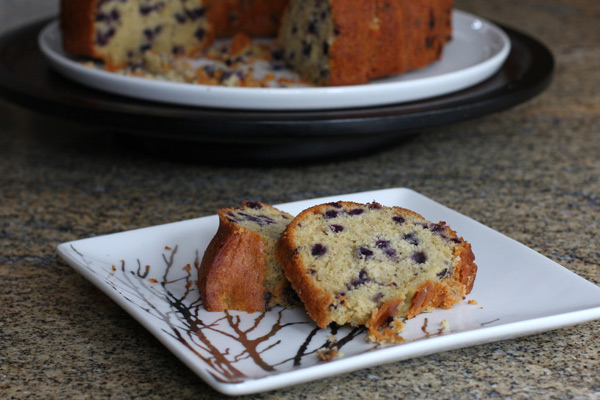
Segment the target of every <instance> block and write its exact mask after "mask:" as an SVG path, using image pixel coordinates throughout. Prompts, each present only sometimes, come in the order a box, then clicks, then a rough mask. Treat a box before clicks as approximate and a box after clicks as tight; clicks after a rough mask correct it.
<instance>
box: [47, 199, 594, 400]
mask: <svg viewBox="0 0 600 400" xmlns="http://www.w3.org/2000/svg"><path fill="white" fill-rule="evenodd" d="M402 193H406V194H408V195H410V196H415V197H416V198H418V199H423V200H425V201H427V202H429V204H433V205H434V206H435V207H441V208H440V210H441V211H443V212H444V213H446V212H449V213H450V217H451V219H452V218H460V219H465V221H466V222H468V223H469V224H475V225H474V226H476V227H477V228H478V229H485V230H486V231H488V232H493V233H494V234H498V235H501V236H502V237H504V238H505V239H508V240H509V241H510V243H511V244H513V245H517V246H519V247H523V248H526V249H527V250H528V251H530V252H533V253H534V254H535V256H536V257H541V258H543V259H544V261H545V262H549V263H550V264H551V265H553V268H556V270H557V271H560V272H561V273H565V274H568V275H569V276H571V277H573V278H574V279H577V280H578V282H581V284H585V285H591V286H590V288H592V290H598V291H600V288H599V287H598V286H597V285H595V284H594V283H592V282H590V281H589V280H587V279H585V278H583V277H581V276H580V275H578V274H576V273H574V272H573V271H571V270H569V269H567V268H565V267H564V266H562V265H560V264H558V263H556V262H555V261H553V260H550V259H549V258H547V257H545V256H543V255H542V254H540V253H538V252H536V251H535V250H533V249H531V248H529V247H527V246H525V245H524V244H522V243H520V242H517V241H516V240H514V239H512V238H510V237H507V236H506V235H504V234H502V233H500V232H498V231H495V230H493V229H492V228H490V227H488V226H486V225H483V224H482V223H480V222H478V221H476V220H474V219H472V218H471V217H468V216H466V215H464V214H461V213H459V212H457V211H455V210H453V209H451V208H449V207H447V206H445V205H443V204H441V203H438V202H437V201H435V200H433V199H431V198H429V197H427V196H424V195H422V194H421V193H418V192H416V191H414V190H412V189H409V188H401V187H398V188H387V189H378V190H370V191H363V192H356V193H347V194H340V195H333V196H325V197H319V198H313V199H305V200H298V201H293V202H288V203H283V204H278V205H277V206H278V207H282V208H285V207H294V206H295V205H298V204H303V203H307V202H310V203H315V204H316V202H326V201H331V199H334V198H340V197H352V196H365V195H369V196H372V197H373V198H377V197H384V196H390V195H393V194H402ZM396 197H398V196H396ZM207 218H212V219H213V220H214V221H213V222H215V223H216V222H217V219H216V215H208V216H203V217H199V218H194V219H189V220H182V221H176V222H170V223H166V224H160V225H154V226H147V227H142V228H137V229H133V230H128V231H122V232H115V233H111V234H107V235H101V236H96V237H90V238H84V239H78V240H74V241H69V242H65V243H61V244H59V245H58V246H57V251H58V253H59V255H60V256H61V258H63V260H65V261H66V262H67V264H68V265H70V266H71V267H72V268H73V269H74V270H75V271H77V272H78V273H81V274H82V275H83V276H84V277H85V278H86V279H88V280H89V281H90V282H91V283H93V284H94V286H96V287H97V288H98V289H100V290H101V291H102V292H104V293H105V294H106V295H108V296H109V297H110V298H111V299H113V300H114V301H115V302H116V303H117V304H118V305H119V306H120V307H122V308H123V309H124V310H125V311H127V312H128V313H129V314H130V315H131V316H132V317H133V318H134V319H136V320H137V321H138V322H139V323H140V324H141V325H142V326H143V327H144V328H146V329H147V330H148V331H149V332H150V333H152V334H153V336H155V337H156V338H157V339H158V340H159V341H160V342H161V343H162V344H163V345H164V346H165V347H166V348H167V350H169V351H171V352H172V353H173V354H175V355H176V356H177V357H178V358H179V359H180V360H181V361H182V362H183V363H184V364H185V365H186V366H187V367H188V368H190V369H191V370H192V371H194V372H195V373H196V374H197V375H198V376H199V377H200V378H202V379H203V381H204V382H206V383H207V384H208V385H209V386H211V387H212V388H213V389H215V390H217V391H219V392H221V393H223V394H227V395H232V396H236V395H243V394H253V393H259V392H266V391H270V390H275V389H279V388H282V387H284V386H290V385H297V384H301V383H306V382H310V381H313V380H317V379H322V378H329V377H332V376H337V375H340V374H344V373H347V372H351V371H356V370H360V369H364V368H368V367H372V366H377V365H384V364H387V363H391V362H398V361H403V360H406V359H411V358H419V357H422V356H426V355H429V354H434V353H438V352H442V351H448V350H453V349H458V348H464V347H470V346H472V345H479V344H484V343H491V342H495V341H499V340H506V339H511V338H515V337H522V336H527V335H531V334H535V333H540V332H546V331H550V330H555V329H560V328H563V327H567V326H573V325H576V324H580V323H584V322H588V321H592V320H596V319H600V302H599V303H598V306H591V307H590V306H587V305H586V306H585V307H584V308H583V309H577V310H571V311H566V312H560V313H557V314H552V315H545V316H538V317H535V318H529V319H525V320H519V321H513V322H506V323H503V324H501V325H495V326H485V327H481V328H478V329H470V330H467V331H460V332H455V333H453V334H452V335H447V336H443V337H431V338H428V339H427V340H426V341H423V342H426V344H425V343H423V344H420V343H418V342H411V343H410V345H411V346H412V347H418V346H425V347H426V351H421V352H420V353H419V354H417V355H410V354H408V355H406V354H403V353H404V351H403V346H402V345H400V346H392V347H387V348H385V349H382V350H383V351H374V352H370V353H369V352H367V353H361V354H359V355H356V356H354V357H350V358H348V359H346V360H345V362H340V361H339V360H336V361H333V362H336V363H339V364H338V368H337V369H335V371H334V372H331V368H330V367H331V364H330V363H324V364H317V365H312V366H308V367H305V368H300V369H299V370H292V371H287V372H281V373H278V374H276V375H270V376H269V375H267V376H264V377H260V378H248V379H246V380H245V381H243V382H239V383H229V382H219V381H217V380H216V379H215V378H214V377H212V376H211V375H210V374H209V373H207V372H206V371H204V370H202V368H201V367H200V366H199V365H198V364H197V363H195V362H194V359H193V358H190V357H189V353H187V352H185V351H181V349H180V348H173V346H172V345H171V344H170V343H169V341H168V340H166V338H165V337H164V335H163V334H162V333H161V330H160V329H159V328H158V327H157V326H152V324H151V322H149V321H148V319H147V318H144V314H143V313H142V312H141V311H140V310H139V307H137V306H134V305H131V304H128V303H127V302H124V301H123V298H122V296H121V295H120V294H119V293H117V291H116V290H113V289H112V288H111V287H110V286H109V285H107V284H105V283H103V282H102V281H101V279H100V278H99V277H97V276H95V275H94V274H93V273H92V272H89V271H87V270H86V268H84V267H82V265H81V262H78V261H77V260H76V259H75V257H74V255H73V251H72V250H71V246H72V245H73V244H77V243H78V242H82V241H93V240H95V239H98V238H103V237H106V236H113V235H120V234H123V233H131V234H135V233H136V232H139V231H142V230H152V229H156V228H172V227H173V226H175V225H176V224H181V223H190V224H194V223H197V222H198V220H200V219H202V220H206V219H207ZM82 271H83V272H82ZM90 278H91V279H90ZM599 295H600V292H599ZM599 300H600V297H599ZM594 301H595V300H594ZM124 305H125V306H124ZM448 338H451V340H450V339H448ZM415 343H417V344H415ZM412 347H411V348H410V349H409V350H411V349H412ZM382 352H384V354H383V355H382V354H381V353H382ZM290 376H291V379H290Z"/></svg>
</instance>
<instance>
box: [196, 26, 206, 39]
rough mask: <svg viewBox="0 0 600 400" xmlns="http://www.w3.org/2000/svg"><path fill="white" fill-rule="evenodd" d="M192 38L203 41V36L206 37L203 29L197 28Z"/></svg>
mask: <svg viewBox="0 0 600 400" xmlns="http://www.w3.org/2000/svg"><path fill="white" fill-rule="evenodd" d="M194 36H195V37H196V39H198V40H199V41H202V40H204V36H206V30H205V29H203V28H199V29H198V30H197V31H196V33H194Z"/></svg>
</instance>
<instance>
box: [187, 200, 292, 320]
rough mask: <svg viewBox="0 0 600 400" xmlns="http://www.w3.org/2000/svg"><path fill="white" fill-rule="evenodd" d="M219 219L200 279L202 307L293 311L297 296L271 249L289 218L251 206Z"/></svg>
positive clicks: (271, 209)
mask: <svg viewBox="0 0 600 400" xmlns="http://www.w3.org/2000/svg"><path fill="white" fill-rule="evenodd" d="M218 215H219V228H218V230H217V233H216V235H215V236H214V238H213V239H212V241H211V242H210V244H209V245H208V248H207V249H206V251H205V253H204V257H203V259H202V262H201V264H200V270H199V276H198V278H199V279H198V288H199V289H200V295H201V296H202V300H203V303H204V307H205V308H206V309H207V310H208V311H224V310H240V311H247V312H255V311H266V310H269V309H271V308H272V307H274V306H282V307H289V306H291V305H293V304H294V299H295V298H296V297H295V294H294V292H293V290H291V287H290V284H289V281H288V280H287V279H286V278H285V276H284V274H283V270H282V268H281V265H280V264H279V262H278V261H277V260H276V258H275V244H276V242H277V240H278V239H279V237H280V236H281V233H282V232H283V230H284V229H285V228H286V226H287V224H288V223H289V222H290V221H291V220H292V218H293V217H292V215H290V214H288V213H286V212H283V211H280V210H278V209H276V208H275V207H273V206H270V205H268V204H265V203H260V202H253V201H245V202H243V204H242V206H241V207H232V208H225V209H221V210H218Z"/></svg>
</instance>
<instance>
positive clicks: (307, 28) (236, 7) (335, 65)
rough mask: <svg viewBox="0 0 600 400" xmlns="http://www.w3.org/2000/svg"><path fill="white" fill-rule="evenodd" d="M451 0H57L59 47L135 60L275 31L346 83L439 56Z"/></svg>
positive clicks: (291, 58)
mask: <svg viewBox="0 0 600 400" xmlns="http://www.w3.org/2000/svg"><path fill="white" fill-rule="evenodd" d="M452 4H453V3H452V0H414V1H410V0H61V28H62V33H63V44H64V48H65V51H66V52H67V53H68V54H71V55H77V56H86V57H91V58H95V59H99V60H102V61H104V62H105V68H106V69H108V70H117V69H122V68H124V67H126V66H128V65H138V64H141V62H140V60H141V59H142V55H143V54H144V53H146V52H148V51H149V50H152V51H154V52H156V53H158V54H162V55H169V56H181V55H187V56H194V55H196V54H197V53H199V52H200V51H202V50H204V49H206V48H207V47H208V46H210V45H211V44H212V43H213V41H214V38H215V37H217V36H232V35H234V34H237V33H245V34H248V35H250V36H265V35H275V34H276V32H279V34H278V40H277V43H278V46H280V47H281V48H280V49H277V51H276V53H277V54H280V56H281V57H282V58H283V60H284V61H285V63H286V64H287V65H288V66H290V67H291V68H292V69H294V70H295V72H297V73H299V74H300V75H301V76H302V77H303V78H304V79H305V80H307V81H309V82H313V83H315V84H319V85H329V86H337V85H352V84H361V83H366V82H368V81H369V80H371V79H375V78H380V77H384V76H387V75H393V74H399V73H403V72H406V71H410V70H415V69H419V68H422V67H425V66H426V65H428V64H430V63H432V62H434V61H436V60H438V59H439V58H440V57H441V54H442V51H443V48H444V45H445V44H446V42H447V41H448V40H449V39H450V37H451V34H452V21H451V18H452Z"/></svg>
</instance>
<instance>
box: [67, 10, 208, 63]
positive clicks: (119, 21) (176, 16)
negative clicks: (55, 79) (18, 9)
mask: <svg viewBox="0 0 600 400" xmlns="http://www.w3.org/2000/svg"><path fill="white" fill-rule="evenodd" d="M205 14H206V10H205V8H204V6H203V2H202V0H62V2H61V30H62V34H63V44H64V47H65V51H66V52H67V53H69V54H73V55H80V56H87V57H92V58H96V59H101V60H103V61H104V62H105V64H106V68H107V69H118V68H122V67H124V66H126V65H128V64H132V63H135V62H137V61H139V60H140V59H141V56H142V55H143V54H144V53H145V52H147V51H149V50H152V51H155V52H157V53H159V54H170V55H174V56H180V55H193V54H195V53H197V52H199V51H201V50H203V49H205V48H206V47H208V46H209V45H210V44H211V43H212V42H213V39H214V33H213V31H212V29H211V28H210V26H209V22H208V20H207V18H206V15H205Z"/></svg>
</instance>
